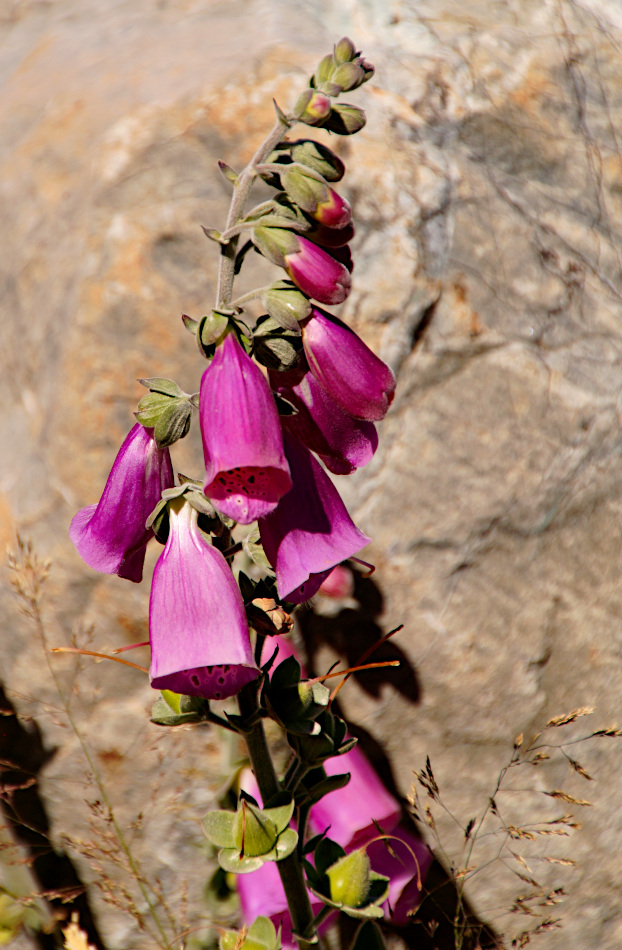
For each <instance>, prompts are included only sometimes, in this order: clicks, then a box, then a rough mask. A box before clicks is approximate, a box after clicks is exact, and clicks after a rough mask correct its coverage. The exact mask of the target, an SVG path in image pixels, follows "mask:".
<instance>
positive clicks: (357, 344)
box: [301, 307, 395, 422]
mask: <svg viewBox="0 0 622 950" xmlns="http://www.w3.org/2000/svg"><path fill="white" fill-rule="evenodd" d="M301 328H302V343H303V347H304V353H305V357H306V359H307V363H308V364H309V368H310V370H311V372H312V373H313V375H314V376H315V378H316V379H317V381H318V382H319V383H320V385H321V386H322V388H323V389H324V390H326V392H327V393H328V395H329V396H331V398H332V399H334V401H335V402H336V403H337V405H338V406H340V407H341V408H342V409H343V410H344V412H347V413H349V414H350V415H351V416H354V417H355V418H357V419H367V420H369V421H373V422H377V421H379V420H380V419H384V417H385V415H386V413H387V410H388V408H389V406H390V405H391V402H392V401H393V394H394V392H395V376H394V375H393V372H392V370H391V369H390V367H388V366H387V364H386V363H383V361H382V360H381V359H379V357H377V356H376V354H375V353H373V352H372V350H370V349H369V347H368V346H367V344H365V343H363V341H362V340H361V338H360V337H359V336H357V334H356V333H355V332H354V330H351V329H350V327H348V326H347V325H346V324H345V323H343V321H342V320H339V319H338V318H337V317H335V316H333V314H331V313H326V311H324V310H320V309H319V308H318V307H314V308H313V310H312V312H311V316H310V317H308V318H307V319H306V320H304V321H303V322H302V324H301Z"/></svg>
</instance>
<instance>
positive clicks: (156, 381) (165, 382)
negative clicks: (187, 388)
mask: <svg viewBox="0 0 622 950" xmlns="http://www.w3.org/2000/svg"><path fill="white" fill-rule="evenodd" d="M138 382H139V383H140V385H141V386H144V387H145V388H146V389H148V390H149V391H150V392H152V393H163V394H164V395H165V396H186V395H187V393H185V392H184V391H183V389H180V388H179V386H178V385H177V383H176V382H175V380H174V379H166V378H165V377H164V376H152V377H150V378H149V379H139V380H138Z"/></svg>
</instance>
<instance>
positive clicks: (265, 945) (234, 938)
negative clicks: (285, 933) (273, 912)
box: [219, 917, 281, 950]
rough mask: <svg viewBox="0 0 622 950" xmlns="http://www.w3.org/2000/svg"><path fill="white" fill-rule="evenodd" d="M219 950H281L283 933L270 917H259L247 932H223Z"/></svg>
mask: <svg viewBox="0 0 622 950" xmlns="http://www.w3.org/2000/svg"><path fill="white" fill-rule="evenodd" d="M219 950H281V932H280V929H279V931H277V929H276V927H275V926H274V924H273V923H272V921H271V920H270V919H269V918H268V917H258V918H257V919H256V920H255V921H254V923H252V924H251V926H250V927H249V928H248V930H247V931H246V932H244V931H238V930H225V931H222V932H221V934H220V943H219Z"/></svg>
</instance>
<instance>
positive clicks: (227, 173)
mask: <svg viewBox="0 0 622 950" xmlns="http://www.w3.org/2000/svg"><path fill="white" fill-rule="evenodd" d="M218 170H219V172H220V173H221V174H222V175H224V177H225V178H226V179H227V181H230V182H231V184H232V185H237V183H238V177H239V176H238V174H237V172H234V170H233V169H232V168H231V166H230V165H227V163H226V162H222V161H221V160H220V159H219V160H218Z"/></svg>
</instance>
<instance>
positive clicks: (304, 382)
mask: <svg viewBox="0 0 622 950" xmlns="http://www.w3.org/2000/svg"><path fill="white" fill-rule="evenodd" d="M295 380H296V377H295V376H294V375H293V374H292V373H276V372H272V373H271V374H270V382H271V383H272V386H273V388H274V390H275V391H276V392H278V393H279V394H280V395H282V396H284V397H285V399H287V400H288V401H289V402H291V403H292V405H293V406H295V408H296V409H297V410H298V412H297V413H296V415H292V416H284V417H283V419H282V420H281V421H282V423H283V427H284V428H285V429H287V431H288V432H291V434H292V435H293V436H295V437H296V438H297V439H298V440H299V441H300V442H302V443H303V444H304V445H306V446H307V448H308V449H311V451H312V452H315V453H316V454H317V455H319V457H320V458H321V459H322V461H323V462H324V464H325V465H326V467H327V468H328V469H329V470H330V471H331V472H334V474H335V475H349V474H350V473H351V472H353V471H354V470H355V469H357V468H360V467H361V466H363V465H367V463H368V462H370V461H371V460H372V458H373V455H374V452H375V451H376V449H377V447H378V435H377V433H376V427H375V426H374V424H373V422H366V421H365V420H363V419H355V418H354V417H353V416H351V415H349V414H348V413H347V412H344V411H343V409H340V407H339V406H338V405H337V403H336V402H335V401H334V399H332V397H331V396H329V395H328V393H327V392H326V390H324V389H323V388H322V386H320V384H319V383H318V381H317V380H316V378H315V376H314V375H313V374H312V373H306V375H305V376H303V378H302V379H301V380H300V381H299V382H296V381H295Z"/></svg>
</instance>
